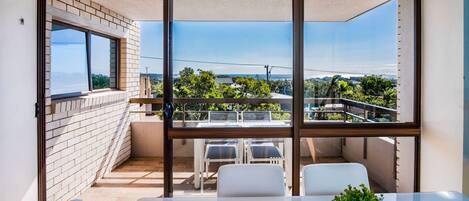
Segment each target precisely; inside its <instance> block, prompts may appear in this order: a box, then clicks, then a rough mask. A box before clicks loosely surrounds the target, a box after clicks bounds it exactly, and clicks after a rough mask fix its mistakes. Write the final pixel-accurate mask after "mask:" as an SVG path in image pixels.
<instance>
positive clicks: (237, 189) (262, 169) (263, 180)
mask: <svg viewBox="0 0 469 201" xmlns="http://www.w3.org/2000/svg"><path fill="white" fill-rule="evenodd" d="M217 196H218V197H279V196H285V182H284V176H283V168H282V167H280V166H279V165H272V164H234V165H224V166H221V167H220V169H219V170H218V181H217Z"/></svg>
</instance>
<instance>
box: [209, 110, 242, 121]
mask: <svg viewBox="0 0 469 201" xmlns="http://www.w3.org/2000/svg"><path fill="white" fill-rule="evenodd" d="M238 119H239V117H238V112H234V111H209V112H208V121H209V122H226V123H230V122H238Z"/></svg>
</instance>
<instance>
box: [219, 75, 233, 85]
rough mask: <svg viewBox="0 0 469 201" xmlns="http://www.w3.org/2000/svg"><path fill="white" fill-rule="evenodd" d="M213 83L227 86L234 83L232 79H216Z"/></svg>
mask: <svg viewBox="0 0 469 201" xmlns="http://www.w3.org/2000/svg"><path fill="white" fill-rule="evenodd" d="M215 82H216V83H217V84H228V85H230V84H233V83H234V82H233V78H231V77H217V78H216V79H215Z"/></svg>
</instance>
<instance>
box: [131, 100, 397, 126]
mask: <svg viewBox="0 0 469 201" xmlns="http://www.w3.org/2000/svg"><path fill="white" fill-rule="evenodd" d="M129 102H130V103H137V104H140V105H143V104H156V105H161V104H163V99H162V98H131V99H130V101H129ZM303 102H304V104H315V105H319V106H325V105H326V104H342V105H343V107H341V109H338V110H334V109H332V110H331V109H325V110H324V109H322V110H313V111H304V113H305V114H313V113H336V114H343V115H344V117H345V118H344V121H346V120H347V118H346V116H350V117H352V118H358V119H360V120H363V121H364V122H374V121H373V120H370V119H369V117H368V116H369V113H370V112H371V113H378V114H387V115H389V116H390V117H391V118H392V120H395V119H396V118H397V110H396V109H392V108H386V107H382V106H377V105H372V104H368V103H363V102H360V101H355V100H350V99H345V98H305V99H304V101H303ZM173 103H174V104H183V105H184V106H185V105H186V104H264V103H276V104H292V99H291V98H239V99H238V98H174V99H173ZM352 110H355V111H356V110H362V111H363V116H360V115H357V114H354V113H353V112H352ZM145 112H150V113H158V112H160V111H145ZM204 112H208V110H207V111H205V110H185V107H184V110H183V111H175V113H183V114H185V113H204ZM272 112H275V113H291V111H272ZM141 113H144V112H141ZM184 116H185V115H184Z"/></svg>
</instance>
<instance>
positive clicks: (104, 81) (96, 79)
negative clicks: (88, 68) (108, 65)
mask: <svg viewBox="0 0 469 201" xmlns="http://www.w3.org/2000/svg"><path fill="white" fill-rule="evenodd" d="M91 80H92V82H93V89H104V88H109V87H110V82H109V76H106V75H101V74H92V75H91Z"/></svg>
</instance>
